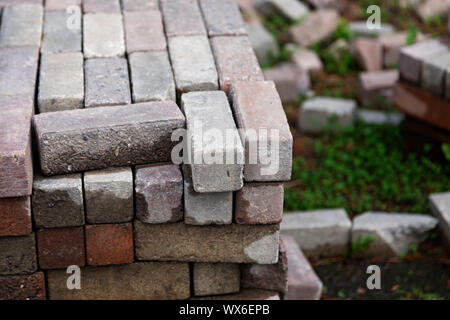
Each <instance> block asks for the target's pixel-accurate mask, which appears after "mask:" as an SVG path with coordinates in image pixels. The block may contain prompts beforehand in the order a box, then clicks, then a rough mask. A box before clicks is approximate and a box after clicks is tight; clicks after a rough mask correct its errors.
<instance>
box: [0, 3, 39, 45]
mask: <svg viewBox="0 0 450 320" xmlns="http://www.w3.org/2000/svg"><path fill="white" fill-rule="evenodd" d="M43 15H44V9H43V8H42V5H40V4H33V3H19V4H14V5H10V6H6V7H4V8H3V15H2V25H1V28H0V47H11V46H37V47H39V46H40V45H41V34H42V17H43Z"/></svg>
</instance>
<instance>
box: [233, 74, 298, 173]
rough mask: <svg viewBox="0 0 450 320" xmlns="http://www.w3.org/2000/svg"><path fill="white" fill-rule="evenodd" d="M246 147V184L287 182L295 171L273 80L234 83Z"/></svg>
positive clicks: (290, 144) (235, 111) (234, 100)
mask: <svg viewBox="0 0 450 320" xmlns="http://www.w3.org/2000/svg"><path fill="white" fill-rule="evenodd" d="M230 97H231V100H232V101H233V111H234V115H235V117H236V123H237V126H238V128H239V129H242V130H241V131H240V134H241V140H242V141H243V144H244V148H245V168H244V177H245V180H246V181H287V180H290V179H291V171H292V135H291V132H290V130H289V125H288V123H287V119H286V114H285V113H284V111H283V107H282V105H281V101H280V98H279V96H278V93H277V91H276V89H275V84H274V83H273V82H271V81H250V82H245V81H238V82H234V83H233V84H232V87H231V92H230Z"/></svg>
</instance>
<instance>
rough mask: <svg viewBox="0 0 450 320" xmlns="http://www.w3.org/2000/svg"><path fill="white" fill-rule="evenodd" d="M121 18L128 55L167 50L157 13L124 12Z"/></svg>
mask: <svg viewBox="0 0 450 320" xmlns="http://www.w3.org/2000/svg"><path fill="white" fill-rule="evenodd" d="M123 18H124V23H125V39H126V44H127V52H128V54H130V53H133V52H136V51H155V50H165V49H166V48H167V43H166V37H165V35H164V29H163V24H162V18H161V13H160V12H159V11H157V10H149V11H125V12H124V15H123Z"/></svg>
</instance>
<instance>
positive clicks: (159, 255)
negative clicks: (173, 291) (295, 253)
mask: <svg viewBox="0 0 450 320" xmlns="http://www.w3.org/2000/svg"><path fill="white" fill-rule="evenodd" d="M134 230H135V235H134V236H135V250H136V258H137V259H138V260H158V261H190V262H230V263H259V264H273V263H277V261H278V239H279V233H278V230H279V226H278V225H264V226H258V225H253V226H249V225H238V224H230V225H226V226H192V225H187V224H184V223H182V222H181V223H165V224H144V223H142V222H140V221H139V220H135V222H134Z"/></svg>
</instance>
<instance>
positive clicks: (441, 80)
mask: <svg viewBox="0 0 450 320" xmlns="http://www.w3.org/2000/svg"><path fill="white" fill-rule="evenodd" d="M449 70H450V53H449V52H447V53H445V54H442V55H438V56H433V57H431V58H426V59H425V60H424V61H423V65H422V87H423V88H425V89H426V90H428V91H430V92H432V93H434V94H436V95H439V96H443V95H444V93H445V91H446V88H445V87H446V77H447V73H448V72H449Z"/></svg>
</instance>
